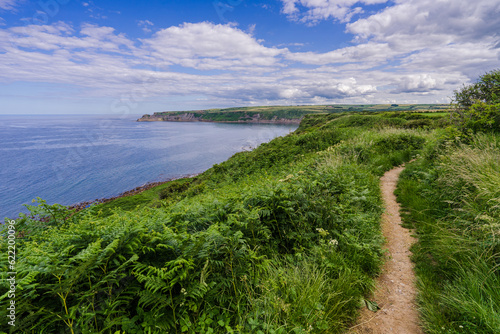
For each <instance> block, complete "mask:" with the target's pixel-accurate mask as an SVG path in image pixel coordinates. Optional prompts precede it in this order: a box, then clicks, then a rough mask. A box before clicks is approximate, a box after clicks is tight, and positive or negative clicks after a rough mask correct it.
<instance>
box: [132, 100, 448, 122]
mask: <svg viewBox="0 0 500 334" xmlns="http://www.w3.org/2000/svg"><path fill="white" fill-rule="evenodd" d="M447 108H449V105H445V104H393V105H389V104H367V105H346V104H344V105H343V104H339V105H324V106H261V107H242V108H226V109H208V110H195V111H170V112H167V111H165V112H156V113H154V114H153V115H147V114H146V115H143V116H142V117H141V118H139V119H138V120H137V121H138V122H155V121H166V122H227V123H275V124H280V123H281V124H290V123H294V124H299V123H300V121H301V119H302V118H303V117H304V116H305V115H307V114H316V113H341V112H353V111H360V112H361V111H369V112H374V111H412V112H439V111H446V109H447Z"/></svg>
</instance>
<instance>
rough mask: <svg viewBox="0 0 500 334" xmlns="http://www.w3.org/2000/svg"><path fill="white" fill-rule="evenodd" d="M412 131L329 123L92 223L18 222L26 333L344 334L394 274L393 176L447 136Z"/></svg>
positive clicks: (356, 120) (344, 120)
mask: <svg viewBox="0 0 500 334" xmlns="http://www.w3.org/2000/svg"><path fill="white" fill-rule="evenodd" d="M408 121H409V120H407V119H406V118H404V117H400V113H383V114H317V115H313V116H308V117H306V118H305V119H304V120H303V123H302V124H301V126H300V128H299V129H298V130H297V131H296V132H295V133H292V134H290V135H288V136H285V137H282V138H277V139H275V140H273V141H271V142H269V143H266V144H262V145H261V146H259V147H258V148H256V149H255V150H253V151H251V152H241V153H237V154H235V155H234V156H233V157H231V158H230V159H228V160H227V161H225V162H223V163H221V164H217V165H214V166H213V167H212V168H210V169H209V170H207V171H206V172H204V173H202V174H201V175H198V176H197V177H195V178H191V179H182V180H176V181H173V182H171V183H167V184H164V185H161V186H159V187H156V188H152V189H150V190H148V191H146V192H143V193H141V194H139V195H135V196H130V197H124V198H120V199H117V200H115V201H112V202H109V203H106V204H102V205H98V206H94V207H91V208H89V209H86V210H84V211H81V212H79V213H70V212H68V210H67V209H66V208H64V207H61V206H57V205H52V206H51V205H47V204H46V203H44V202H43V201H40V202H39V205H38V206H33V207H30V210H31V212H32V215H30V216H23V217H21V218H20V219H19V221H18V222H17V223H16V227H17V231H18V239H17V250H18V251H17V252H18V253H17V254H18V260H17V263H16V268H17V281H18V289H19V291H22V293H20V294H19V295H17V297H16V298H17V299H16V312H17V318H18V319H19V320H18V322H16V333H17V332H19V333H30V332H32V331H35V332H37V333H90V332H98V333H116V332H118V331H120V332H121V333H123V332H125V333H181V332H182V333H228V332H229V333H340V332H342V331H344V330H345V329H346V328H348V327H349V326H351V325H352V324H353V323H354V322H355V320H356V316H357V314H358V311H359V305H360V301H362V300H363V299H364V298H366V297H367V296H368V295H369V294H370V292H371V289H372V288H373V282H374V279H375V277H377V275H378V274H379V273H380V267H381V264H382V254H383V252H382V249H381V247H382V243H383V238H382V235H381V231H380V226H379V223H380V215H381V213H382V203H381V198H380V189H379V176H380V175H382V174H383V173H384V171H387V170H389V169H391V168H392V167H394V166H396V165H399V164H401V163H402V162H406V161H408V160H410V159H412V158H414V157H416V156H417V155H418V154H424V152H427V151H429V149H428V144H427V143H428V142H432V140H433V138H434V137H433V133H434V132H433V130H432V129H430V128H418V129H409V128H407V127H405V125H406V123H407V122H408ZM426 149H427V151H426ZM1 247H2V251H3V252H2V254H4V255H3V256H2V257H1V258H0V262H1V263H2V266H6V265H7V257H6V256H5V254H7V252H6V251H4V250H5V249H4V247H5V245H4V244H2V246H1ZM2 275H4V276H5V272H4V273H2ZM4 276H2V278H5V277H4ZM493 283H495V282H494V281H492V284H493ZM0 284H1V285H0V296H1V300H0V304H1V305H0V308H2V309H4V307H5V305H6V304H5V303H7V302H8V298H7V297H6V296H7V295H6V292H7V289H8V285H7V284H6V280H4V279H2V281H1V283H0ZM2 326H3V323H2ZM0 330H4V331H8V330H10V328H6V327H1V328H0Z"/></svg>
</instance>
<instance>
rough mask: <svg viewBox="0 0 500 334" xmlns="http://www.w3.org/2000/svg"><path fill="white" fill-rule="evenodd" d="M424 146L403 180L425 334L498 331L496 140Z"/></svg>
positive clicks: (439, 138)
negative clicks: (413, 233) (414, 237)
mask: <svg viewBox="0 0 500 334" xmlns="http://www.w3.org/2000/svg"><path fill="white" fill-rule="evenodd" d="M435 137H436V139H435V140H434V141H432V142H429V144H428V146H427V148H426V150H425V152H424V154H423V155H422V158H421V159H419V160H418V161H417V162H415V163H413V164H410V165H409V166H408V167H407V168H406V170H405V171H404V172H403V173H402V175H401V181H400V183H399V185H398V199H399V200H400V201H401V202H402V204H403V206H404V209H405V210H406V211H407V214H406V216H405V217H404V221H405V222H406V223H407V224H408V225H410V226H412V227H415V228H416V229H417V232H418V237H419V242H418V244H416V245H415V246H414V249H413V252H414V260H415V261H416V264H417V266H416V270H417V275H418V288H419V291H420V295H419V302H420V307H421V313H422V320H423V323H424V327H425V329H426V331H427V332H428V333H491V334H493V333H499V332H500V288H499V287H500V271H499V267H500V243H499V240H500V239H499V236H500V225H499V221H500V210H499V204H500V144H499V143H500V141H499V140H500V138H499V136H498V135H497V136H494V135H475V136H474V138H473V140H472V141H471V143H470V144H468V145H465V144H458V143H454V142H451V141H447V140H446V138H447V137H446V136H445V135H444V133H441V135H439V134H438V135H436V136H435Z"/></svg>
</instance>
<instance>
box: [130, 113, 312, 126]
mask: <svg viewBox="0 0 500 334" xmlns="http://www.w3.org/2000/svg"><path fill="white" fill-rule="evenodd" d="M204 116H205V117H204ZM207 116H208V117H207ZM301 120H302V117H301V118H278V117H277V116H274V117H272V118H271V119H264V118H262V116H261V114H254V115H252V116H249V115H243V116H240V117H239V118H238V119H237V120H234V117H231V114H230V113H228V117H227V120H225V119H224V117H222V118H221V117H218V118H217V120H213V119H210V117H209V114H208V115H207V114H203V113H183V114H177V113H176V114H168V113H154V114H153V115H144V116H142V117H141V118H139V119H138V120H137V122H216V123H262V124H299V123H300V121H301Z"/></svg>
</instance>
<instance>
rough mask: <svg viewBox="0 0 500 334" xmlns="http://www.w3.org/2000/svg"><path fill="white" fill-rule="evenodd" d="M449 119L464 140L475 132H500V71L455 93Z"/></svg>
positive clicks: (488, 74) (482, 77) (485, 75)
mask: <svg viewBox="0 0 500 334" xmlns="http://www.w3.org/2000/svg"><path fill="white" fill-rule="evenodd" d="M451 119H452V122H453V123H454V125H455V127H456V128H457V129H458V130H459V131H460V132H461V134H462V136H464V137H466V138H470V136H471V135H472V134H473V133H476V132H487V131H500V70H495V71H492V72H489V73H486V74H484V75H482V76H481V77H480V78H479V80H478V81H477V82H476V83H474V84H471V85H469V86H464V87H463V88H462V89H460V90H457V91H455V96H454V98H453V109H452V112H451Z"/></svg>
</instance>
